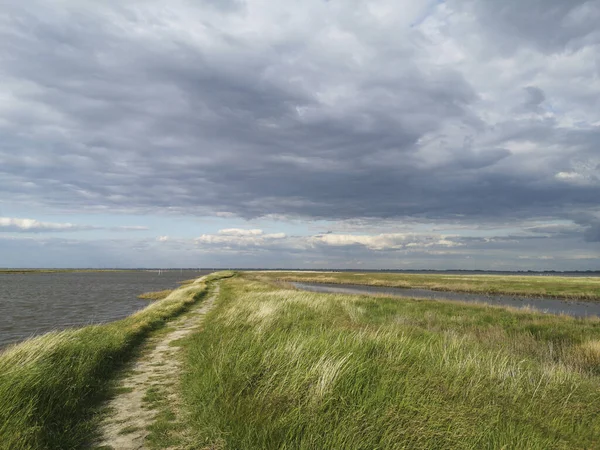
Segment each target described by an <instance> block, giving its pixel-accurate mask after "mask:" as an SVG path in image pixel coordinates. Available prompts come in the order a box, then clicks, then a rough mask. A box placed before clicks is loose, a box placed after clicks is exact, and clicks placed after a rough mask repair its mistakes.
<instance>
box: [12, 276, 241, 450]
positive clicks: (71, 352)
mask: <svg viewBox="0 0 600 450" xmlns="http://www.w3.org/2000/svg"><path fill="white" fill-rule="evenodd" d="M230 275H231V274H230V273H223V272H221V273H217V274H213V275H211V276H209V277H207V278H205V281H202V282H201V281H197V282H196V283H194V284H191V285H188V286H186V287H183V288H180V289H178V290H176V291H174V292H173V293H171V294H170V295H169V296H168V297H167V298H165V299H164V300H161V301H158V302H155V303H153V304H151V305H150V306H148V307H147V308H145V309H143V310H142V311H140V312H138V313H136V314H133V315H131V316H129V317H127V318H125V319H123V320H120V321H117V322H112V323H108V324H104V325H94V326H88V327H84V328H79V329H70V330H65V331H60V332H52V333H48V334H46V335H43V336H40V337H37V338H34V339H30V340H28V341H25V342H23V343H21V344H18V345H15V346H12V347H9V348H8V349H7V350H5V351H4V352H2V353H0V448H2V449H11V450H13V449H15V450H18V449H70V448H81V447H83V446H85V445H87V444H88V443H89V442H90V440H91V438H93V432H94V427H93V425H94V422H93V421H92V420H91V418H92V415H93V413H94V411H95V408H96V407H97V406H98V403H99V401H100V400H102V399H103V398H104V396H105V395H106V392H107V388H108V386H109V381H110V379H111V378H112V376H113V375H114V373H115V370H116V369H117V368H118V367H119V366H120V365H121V364H122V363H123V362H124V361H126V360H127V358H128V357H130V356H131V354H132V351H133V350H134V349H135V348H136V347H137V345H138V344H139V343H141V341H142V340H143V339H144V337H146V336H147V335H148V333H150V332H151V331H152V330H155V329H157V328H159V327H161V326H162V325H164V323H165V321H166V320H168V319H169V318H171V317H173V316H174V315H176V314H178V313H180V312H182V311H184V310H185V309H186V308H187V307H188V306H189V305H191V304H192V303H194V302H196V301H198V300H199V299H201V298H202V296H203V295H204V293H205V292H206V283H207V282H208V281H210V280H213V279H216V278H220V277H224V276H230ZM82 295H85V293H82Z"/></svg>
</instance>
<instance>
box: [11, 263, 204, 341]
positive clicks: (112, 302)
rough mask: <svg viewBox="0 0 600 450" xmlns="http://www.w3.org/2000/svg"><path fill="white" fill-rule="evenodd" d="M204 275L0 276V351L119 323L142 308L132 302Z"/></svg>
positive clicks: (138, 302) (187, 272)
mask: <svg viewBox="0 0 600 450" xmlns="http://www.w3.org/2000/svg"><path fill="white" fill-rule="evenodd" d="M210 272H211V271H209V270H203V271H197V270H196V271H191V270H184V271H179V270H176V271H175V270H173V271H162V273H161V274H160V275H159V274H158V272H156V271H154V272H146V271H125V272H86V273H27V274H2V273H0V348H1V347H3V346H5V345H6V344H8V343H11V342H16V341H20V340H22V339H25V338H27V337H30V336H33V335H38V334H42V333H46V332H48V331H51V330H56V329H62V328H67V327H71V326H80V325H89V324H92V323H101V322H109V321H111V320H117V319H122V318H123V317H126V316H128V315H130V314H132V313H134V312H135V311H137V310H139V309H142V308H144V307H145V306H147V305H148V300H140V299H138V298H136V297H137V295H139V294H141V293H142V292H148V291H160V290H163V289H172V288H174V287H177V286H178V284H177V282H178V281H183V280H188V279H191V278H198V277H200V276H202V275H205V274H207V273H210Z"/></svg>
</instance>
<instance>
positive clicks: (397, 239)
mask: <svg viewBox="0 0 600 450" xmlns="http://www.w3.org/2000/svg"><path fill="white" fill-rule="evenodd" d="M311 241H312V242H313V243H316V244H325V245H331V246H337V247H344V246H352V245H360V246H364V247H366V248H368V249H371V250H398V249H414V248H420V249H423V248H427V247H434V246H435V247H456V246H460V245H462V244H460V243H458V242H455V241H452V240H451V239H449V237H448V236H442V235H427V234H421V235H418V234H402V233H391V234H379V235H374V236H369V235H352V234H323V235H319V236H315V237H313V238H312V239H311Z"/></svg>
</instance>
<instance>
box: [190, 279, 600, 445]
mask: <svg viewBox="0 0 600 450" xmlns="http://www.w3.org/2000/svg"><path fill="white" fill-rule="evenodd" d="M348 276H352V275H348ZM252 277H256V274H243V275H242V276H240V277H235V278H231V279H229V280H227V281H225V282H223V283H222V285H221V296H220V298H219V300H218V301H217V304H216V307H215V309H213V311H212V312H211V313H209V314H208V315H207V317H206V320H205V322H204V327H203V329H202V331H200V332H198V333H195V334H194V335H193V336H191V337H190V338H188V339H187V342H185V343H184V348H185V354H186V361H185V366H184V373H183V380H182V387H181V389H182V399H183V401H184V402H185V407H186V408H187V410H188V412H189V415H188V417H189V419H188V420H189V422H188V423H187V430H188V431H187V434H188V435H189V436H190V442H193V444H194V445H195V447H193V448H211V449H271V448H285V449H321V448H322V449H391V448H407V449H410V448H419V449H422V448H432V449H433V448H452V449H486V448H487V449H492V448H493V449H499V448H510V449H527V450H531V449H540V450H541V449H544V450H546V449H578V448H579V449H584V448H598V445H599V442H600V321H599V320H593V319H575V318H571V317H564V316H554V315H544V314H537V313H532V312H523V311H516V310H510V309H507V308H498V307H491V306H474V305H466V304H460V303H456V302H442V301H427V300H410V299H408V300H405V299H403V300H399V299H397V298H389V297H377V298H375V297H370V296H354V295H340V294H318V293H311V292H305V291H298V290H294V289H288V288H285V287H282V286H281V285H277V284H274V283H265V282H261V281H260V280H256V279H252ZM329 281H330V280H329Z"/></svg>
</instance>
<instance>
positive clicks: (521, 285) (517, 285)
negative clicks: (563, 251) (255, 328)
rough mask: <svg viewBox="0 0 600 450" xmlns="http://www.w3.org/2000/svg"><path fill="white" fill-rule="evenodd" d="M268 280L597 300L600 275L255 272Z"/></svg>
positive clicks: (599, 292) (599, 290) (599, 295)
mask: <svg viewBox="0 0 600 450" xmlns="http://www.w3.org/2000/svg"><path fill="white" fill-rule="evenodd" d="M256 275H257V276H260V277H264V278H265V279H268V280H280V281H297V282H306V283H308V282H314V283H335V284H363V285H369V286H389V287H400V288H416V289H432V290H435V291H455V292H471V293H478V294H507V295H518V296H524V297H556V298H566V299H581V300H600V277H557V276H520V275H445V274H404V273H357V272H323V273H319V272H283V271H282V272H277V271H273V272H256Z"/></svg>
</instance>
